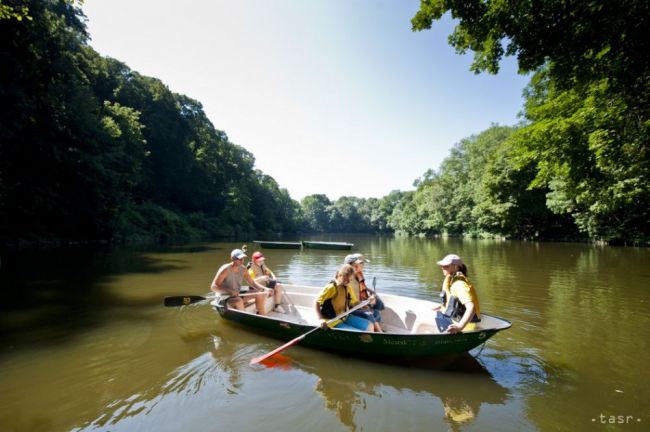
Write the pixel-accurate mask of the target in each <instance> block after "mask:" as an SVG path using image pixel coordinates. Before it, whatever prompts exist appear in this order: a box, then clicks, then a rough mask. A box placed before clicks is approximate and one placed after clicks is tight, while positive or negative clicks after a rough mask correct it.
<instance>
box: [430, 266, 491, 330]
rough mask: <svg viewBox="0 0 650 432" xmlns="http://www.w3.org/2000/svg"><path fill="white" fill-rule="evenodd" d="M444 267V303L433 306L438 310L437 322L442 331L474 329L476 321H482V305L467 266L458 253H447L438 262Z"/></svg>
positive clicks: (442, 295) (442, 293)
mask: <svg viewBox="0 0 650 432" xmlns="http://www.w3.org/2000/svg"><path fill="white" fill-rule="evenodd" d="M437 264H438V265H439V266H440V267H441V268H442V273H443V274H444V276H445V280H444V282H443V283H442V292H441V294H440V295H441V297H442V304H440V305H436V306H435V307H433V310H434V311H438V312H437V317H436V322H438V323H439V324H438V327H439V329H440V328H441V324H440V323H442V322H444V321H445V320H446V321H447V325H446V328H444V329H442V330H441V331H447V332H449V333H458V332H461V331H463V330H474V328H475V327H476V326H475V323H477V322H479V321H481V307H480V306H479V303H478V296H477V295H476V291H475V290H474V286H473V285H472V284H471V282H470V281H469V279H467V266H466V265H465V264H464V263H463V260H461V259H460V257H459V256H458V255H453V254H452V255H447V256H446V257H444V258H443V259H441V260H440V261H438V263H437Z"/></svg>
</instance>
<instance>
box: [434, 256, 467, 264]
mask: <svg viewBox="0 0 650 432" xmlns="http://www.w3.org/2000/svg"><path fill="white" fill-rule="evenodd" d="M437 264H438V265H439V266H448V265H451V264H455V265H459V266H460V265H463V260H462V259H460V257H459V256H458V255H454V254H449V255H447V256H446V257H444V258H443V259H441V260H440V261H438V262H437Z"/></svg>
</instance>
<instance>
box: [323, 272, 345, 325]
mask: <svg viewBox="0 0 650 432" xmlns="http://www.w3.org/2000/svg"><path fill="white" fill-rule="evenodd" d="M329 284H330V285H334V286H335V287H336V289H337V294H336V295H337V296H338V286H337V284H336V281H335V280H334V279H332V280H331V281H330V283H329ZM344 287H345V310H348V309H349V308H350V300H351V299H350V293H349V292H348V288H347V286H345V285H344ZM332 300H334V298H331V299H327V300H325V301H324V302H323V303H322V304H321V305H320V313H321V314H322V315H323V316H324V317H325V318H327V319H332V318H334V317H335V316H336V315H337V314H336V310H335V309H334V304H333V303H332Z"/></svg>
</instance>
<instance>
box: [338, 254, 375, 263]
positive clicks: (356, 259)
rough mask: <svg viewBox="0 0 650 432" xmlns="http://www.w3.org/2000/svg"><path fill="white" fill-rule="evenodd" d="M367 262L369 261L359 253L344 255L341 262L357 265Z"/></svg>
mask: <svg viewBox="0 0 650 432" xmlns="http://www.w3.org/2000/svg"><path fill="white" fill-rule="evenodd" d="M367 262H370V260H367V259H366V258H365V257H364V256H363V255H361V254H360V253H355V254H350V255H346V256H345V259H344V260H343V263H344V264H357V263H359V264H360V263H367Z"/></svg>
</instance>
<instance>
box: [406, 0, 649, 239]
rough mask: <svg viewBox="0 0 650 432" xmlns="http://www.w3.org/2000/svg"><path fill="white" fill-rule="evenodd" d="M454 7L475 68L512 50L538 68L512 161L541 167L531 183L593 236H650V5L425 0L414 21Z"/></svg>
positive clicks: (460, 45) (424, 23)
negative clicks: (546, 192) (649, 147)
mask: <svg viewBox="0 0 650 432" xmlns="http://www.w3.org/2000/svg"><path fill="white" fill-rule="evenodd" d="M447 12H451V15H452V17H453V18H455V19H457V20H458V24H457V26H456V28H455V30H454V32H453V33H452V34H451V35H450V37H449V42H450V44H451V45H452V46H454V47H455V48H456V50H457V51H458V52H459V53H465V52H467V51H468V50H471V51H473V52H474V61H473V63H472V66H471V69H472V70H473V71H474V72H476V73H478V72H483V71H487V72H490V73H497V72H498V70H499V63H500V61H501V60H502V58H503V57H504V56H516V58H517V60H518V63H519V69H520V71H521V72H533V71H535V72H536V74H535V76H534V77H533V79H532V82H531V86H530V88H529V90H528V91H527V97H528V101H527V105H526V112H525V114H526V117H527V119H528V120H530V124H529V126H527V127H526V128H523V129H521V130H520V131H519V132H518V133H517V135H518V139H517V140H516V143H517V144H516V145H515V146H514V148H513V151H514V152H515V153H517V154H518V155H519V158H520V160H519V162H518V163H516V164H514V165H513V168H515V169H523V167H530V166H531V164H532V165H533V166H535V167H536V170H537V174H536V176H535V177H534V179H533V181H532V182H531V183H530V187H531V188H549V189H550V190H551V192H550V193H549V195H548V197H547V200H548V201H547V202H548V207H549V208H550V209H551V210H553V211H554V212H556V213H558V214H569V215H571V216H572V217H573V218H574V220H575V221H576V224H577V225H578V226H579V227H580V229H581V230H583V231H584V232H586V233H588V234H589V235H590V237H592V238H594V239H602V240H605V241H624V242H628V241H629V242H647V241H648V239H649V238H650V233H649V230H650V228H649V227H650V219H649V218H650V211H649V210H648V204H647V203H648V197H649V195H650V193H649V191H648V187H649V186H648V185H649V184H650V182H649V181H648V180H650V179H649V174H650V167H649V165H650V164H649V163H648V153H647V144H648V141H649V139H648V138H649V134H648V129H649V127H650V116H649V114H650V104H649V103H648V97H650V49H648V48H649V47H648V42H647V40H648V39H647V37H646V29H647V28H648V24H650V3H648V2H647V1H640V0H620V1H613V0H607V1H599V2H588V1H578V0H557V1H542V0H539V1H529V2H520V1H514V0H512V1H508V0H506V1H500V0H499V1H497V0H422V2H421V5H420V10H419V11H418V12H417V14H416V15H415V17H414V18H413V20H412V24H413V29H414V30H424V29H428V28H430V27H431V26H432V24H433V21H434V20H437V19H440V18H441V17H442V15H443V14H445V13H447Z"/></svg>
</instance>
